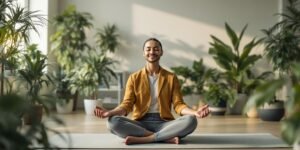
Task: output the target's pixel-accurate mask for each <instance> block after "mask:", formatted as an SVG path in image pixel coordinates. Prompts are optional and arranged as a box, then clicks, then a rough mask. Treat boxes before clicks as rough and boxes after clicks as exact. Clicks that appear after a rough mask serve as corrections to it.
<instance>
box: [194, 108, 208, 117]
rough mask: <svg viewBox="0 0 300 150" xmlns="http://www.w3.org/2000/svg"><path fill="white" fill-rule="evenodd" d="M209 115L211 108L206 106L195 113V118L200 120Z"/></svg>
mask: <svg viewBox="0 0 300 150" xmlns="http://www.w3.org/2000/svg"><path fill="white" fill-rule="evenodd" d="M209 113H210V111H209V106H208V105H204V106H201V107H199V108H198V109H197V111H196V112H195V116H196V117H198V118H204V117H206V116H208V115H209Z"/></svg>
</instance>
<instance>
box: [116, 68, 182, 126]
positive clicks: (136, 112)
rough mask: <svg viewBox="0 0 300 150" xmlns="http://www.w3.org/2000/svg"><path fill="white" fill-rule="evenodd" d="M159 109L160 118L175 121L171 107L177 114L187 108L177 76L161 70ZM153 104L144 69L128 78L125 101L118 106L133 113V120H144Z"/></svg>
mask: <svg viewBox="0 0 300 150" xmlns="http://www.w3.org/2000/svg"><path fill="white" fill-rule="evenodd" d="M157 101H158V105H159V106H158V108H159V112H160V116H161V118H162V119H164V120H173V119H174V117H173V115H172V113H171V106H172V105H173V107H174V110H175V112H176V113H177V114H180V112H181V110H182V109H184V108H186V107H187V105H186V104H185V103H184V102H183V99H182V94H181V91H180V85H179V81H178V79H177V77H176V75H175V74H173V73H171V72H168V71H167V70H165V69H163V68H160V71H159V80H158V99H157ZM150 103H151V94H150V85H149V80H148V74H147V71H146V68H143V69H141V70H139V71H137V72H135V73H133V74H131V75H130V76H129V78H128V81H127V84H126V90H125V94H124V99H123V101H122V102H121V104H120V105H119V106H118V107H120V108H123V109H125V110H126V113H127V114H128V113H130V112H132V119H133V120H138V119H140V118H142V117H143V116H144V115H145V114H146V113H147V111H148V109H149V107H150Z"/></svg>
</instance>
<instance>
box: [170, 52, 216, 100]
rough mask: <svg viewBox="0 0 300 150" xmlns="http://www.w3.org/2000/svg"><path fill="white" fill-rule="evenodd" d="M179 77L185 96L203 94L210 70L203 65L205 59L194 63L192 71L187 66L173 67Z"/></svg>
mask: <svg viewBox="0 0 300 150" xmlns="http://www.w3.org/2000/svg"><path fill="white" fill-rule="evenodd" d="M171 70H172V71H173V72H174V73H175V74H176V75H178V77H179V81H180V83H181V91H182V94H183V95H189V94H202V93H203V87H204V82H205V79H206V78H207V77H208V76H209V72H210V69H209V68H208V67H206V66H205V65H204V64H203V59H202V58H201V59H200V60H199V61H193V66H192V69H190V68H188V67H185V66H177V67H171Z"/></svg>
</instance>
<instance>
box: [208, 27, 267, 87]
mask: <svg viewBox="0 0 300 150" xmlns="http://www.w3.org/2000/svg"><path fill="white" fill-rule="evenodd" d="M225 28H226V32H227V35H228V37H229V38H230V40H231V46H230V45H228V44H226V43H225V42H223V41H221V40H220V39H219V38H217V37H215V36H213V35H212V36H211V37H212V39H213V42H212V43H210V45H211V47H210V48H209V54H210V55H212V57H213V59H214V60H215V62H216V63H217V65H218V66H219V67H220V68H222V69H223V70H224V73H225V75H226V76H227V79H228V81H229V84H230V86H231V87H232V88H234V89H236V92H237V93H245V92H246V91H245V80H246V79H247V78H248V77H247V73H246V72H247V71H248V70H249V69H250V68H251V67H252V65H253V64H254V63H255V62H256V61H257V60H259V59H260V58H261V56H260V55H254V54H253V55H251V54H250V53H251V51H252V50H253V48H254V47H256V46H257V45H258V44H259V43H260V42H261V40H256V39H255V38H254V39H252V40H251V41H250V42H249V43H247V44H246V45H245V46H244V47H243V48H242V49H240V43H241V41H242V38H243V35H244V32H245V30H246V29H247V25H246V26H245V27H244V28H243V29H242V32H241V33H240V35H239V36H237V34H236V33H235V31H234V30H233V29H232V28H231V27H230V26H229V25H228V24H227V23H225Z"/></svg>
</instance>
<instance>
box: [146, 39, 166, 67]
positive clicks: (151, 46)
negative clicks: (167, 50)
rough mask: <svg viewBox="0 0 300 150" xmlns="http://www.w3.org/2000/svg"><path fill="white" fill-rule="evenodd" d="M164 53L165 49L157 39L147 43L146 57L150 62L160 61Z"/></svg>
mask: <svg viewBox="0 0 300 150" xmlns="http://www.w3.org/2000/svg"><path fill="white" fill-rule="evenodd" d="M162 55H163V51H162V49H161V47H160V45H159V44H158V43H157V42H156V41H153V40H150V41H148V42H146V43H145V46H144V57H145V59H146V60H147V61H148V62H149V63H154V62H158V61H159V59H160V57H161V56H162Z"/></svg>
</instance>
